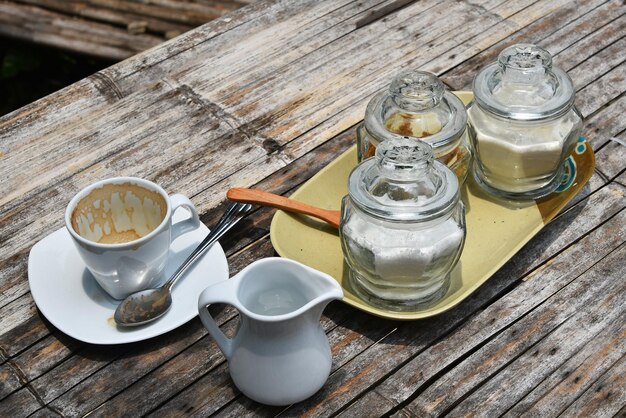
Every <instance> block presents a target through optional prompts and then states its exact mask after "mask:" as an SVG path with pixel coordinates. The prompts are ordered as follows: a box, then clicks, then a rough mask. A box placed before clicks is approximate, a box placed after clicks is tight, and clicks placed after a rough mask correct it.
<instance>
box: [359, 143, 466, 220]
mask: <svg viewBox="0 0 626 418" xmlns="http://www.w3.org/2000/svg"><path fill="white" fill-rule="evenodd" d="M348 193H349V194H350V197H351V198H352V200H353V202H354V203H355V204H356V205H357V206H358V207H359V208H360V209H361V210H363V211H364V212H367V213H369V214H370V215H373V216H375V217H378V218H382V219H385V220H389V221H426V220H431V219H434V218H438V217H440V216H442V215H444V214H446V213H448V212H450V211H451V210H452V209H453V208H454V207H455V206H456V204H457V202H458V201H459V181H458V179H457V177H456V175H455V174H454V173H453V172H452V170H450V169H449V168H448V167H446V166H445V164H443V163H441V162H439V161H437V160H435V159H434V158H433V151H432V148H431V146H430V145H428V144H426V143H424V142H422V141H415V140H414V139H413V138H410V137H397V138H391V139H388V140H386V141H383V142H382V143H381V144H380V145H378V147H377V148H376V155H375V156H374V157H373V158H368V159H367V160H365V161H363V162H362V163H360V164H359V165H358V166H357V167H356V168H355V169H354V170H352V173H350V177H349V179H348Z"/></svg>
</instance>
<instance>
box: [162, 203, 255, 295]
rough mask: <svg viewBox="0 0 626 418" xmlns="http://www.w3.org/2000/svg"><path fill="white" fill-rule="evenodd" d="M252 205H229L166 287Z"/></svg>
mask: <svg viewBox="0 0 626 418" xmlns="http://www.w3.org/2000/svg"><path fill="white" fill-rule="evenodd" d="M251 209H252V205H249V204H244V203H231V204H229V205H228V208H227V209H226V212H224V215H222V218H221V219H220V220H219V221H218V222H217V224H216V225H215V227H214V228H213V229H212V230H211V232H209V234H208V235H207V236H206V237H205V238H204V239H203V240H202V242H201V243H200V245H198V246H197V247H196V248H195V249H194V250H193V252H192V253H191V254H190V255H189V257H187V259H186V260H185V261H184V262H183V264H181V266H180V267H179V268H178V270H176V272H175V273H174V274H173V275H172V277H170V279H169V280H168V281H167V282H165V283H164V284H163V287H164V288H167V289H171V288H172V286H173V285H174V283H176V280H178V279H179V278H180V277H181V276H182V275H183V273H185V271H186V270H187V268H188V267H189V266H190V265H192V264H193V263H194V262H195V261H196V260H197V259H198V258H200V256H201V255H202V254H204V253H205V252H206V250H208V249H209V248H210V247H211V245H213V244H214V243H215V241H217V240H218V239H220V238H221V237H222V236H223V235H224V234H225V233H226V232H228V230H230V228H232V227H233V226H235V224H237V222H239V221H240V220H241V219H242V218H243V217H244V216H246V215H247V214H248V213H249V212H250V210H251Z"/></svg>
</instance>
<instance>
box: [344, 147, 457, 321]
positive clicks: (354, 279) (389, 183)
mask: <svg viewBox="0 0 626 418" xmlns="http://www.w3.org/2000/svg"><path fill="white" fill-rule="evenodd" d="M339 235H340V238H341V245H342V248H343V253H344V259H345V261H346V263H347V265H348V267H349V281H350V286H351V288H352V290H353V291H354V292H355V293H356V294H357V295H359V297H361V298H362V299H363V300H366V301H368V302H369V303H371V304H372V305H374V306H379V307H382V308H385V309H390V310H396V311H402V310H410V309H413V308H414V307H415V306H417V305H421V304H425V303H429V302H433V301H435V300H438V299H439V298H441V297H442V296H443V295H444V294H445V293H446V291H447V289H448V287H449V283H450V272H451V271H452V269H453V268H454V266H455V265H456V263H457V261H458V259H459V257H460V255H461V250H462V248H463V244H464V242H465V210H464V207H463V203H462V202H461V200H460V199H459V181H458V179H457V177H456V175H455V174H454V173H453V172H452V170H450V169H449V168H448V167H447V166H445V165H444V164H443V163H441V162H439V161H437V160H434V158H433V153H432V148H431V147H430V146H429V145H428V144H426V143H425V142H422V141H415V140H414V139H413V138H408V137H407V138H403V137H398V138H391V139H388V140H386V141H384V142H382V143H381V144H380V145H379V146H378V147H377V148H376V156H375V158H369V159H367V160H365V161H363V162H361V163H360V164H359V165H358V166H357V167H356V168H355V169H354V170H352V173H351V174H350V177H349V179H348V195H347V196H345V197H344V198H343V201H342V207H341V222H340V228H339Z"/></svg>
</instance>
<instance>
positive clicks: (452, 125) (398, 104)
mask: <svg viewBox="0 0 626 418" xmlns="http://www.w3.org/2000/svg"><path fill="white" fill-rule="evenodd" d="M402 136H405V137H410V138H412V139H413V140H415V141H423V142H426V143H427V144H429V145H430V146H431V147H432V148H433V153H434V155H435V158H436V159H438V160H439V161H441V162H442V163H444V164H446V165H447V166H448V167H450V168H451V169H452V171H454V172H455V173H456V175H457V177H458V178H459V181H460V182H461V183H463V181H465V178H466V177H467V173H468V171H469V166H470V161H471V157H472V155H471V153H470V146H469V139H468V133H467V113H466V111H465V106H464V105H463V102H461V99H459V98H458V97H456V96H455V95H454V94H452V93H451V92H450V91H448V90H446V89H445V87H444V85H443V83H442V82H441V81H440V80H439V79H438V78H437V76H436V75H434V74H432V73H429V72H426V71H415V70H414V71H407V72H404V73H402V74H400V75H398V76H397V77H396V78H394V79H393V81H392V82H391V84H390V85H389V87H388V88H386V89H384V90H381V91H379V92H378V93H377V94H376V95H375V96H374V97H373V98H372V100H370V102H369V103H368V105H367V109H366V111H365V118H364V120H363V123H361V124H360V125H359V126H358V127H357V143H358V153H359V161H361V160H364V159H366V158H369V157H371V156H373V155H374V152H375V151H376V147H377V146H378V144H379V143H381V142H382V141H384V140H386V139H389V138H394V137H402Z"/></svg>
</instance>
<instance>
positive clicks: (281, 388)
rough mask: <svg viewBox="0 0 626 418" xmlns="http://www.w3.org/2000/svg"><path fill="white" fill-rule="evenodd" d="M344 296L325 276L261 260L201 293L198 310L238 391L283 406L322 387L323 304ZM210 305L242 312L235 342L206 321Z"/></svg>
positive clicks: (327, 356) (326, 363) (326, 360)
mask: <svg viewBox="0 0 626 418" xmlns="http://www.w3.org/2000/svg"><path fill="white" fill-rule="evenodd" d="M342 297H343V292H342V290H341V286H339V284H338V283H337V282H336V281H335V280H334V279H333V278H332V277H330V276H329V275H327V274H324V273H322V272H319V271H317V270H314V269H312V268H310V267H307V266H305V265H303V264H300V263H298V262H295V261H291V260H288V259H284V258H265V259H262V260H259V261H256V262H254V263H252V264H250V265H249V266H247V267H246V268H244V269H243V270H242V271H241V272H239V274H237V275H236V276H234V277H233V278H232V279H230V280H227V281H225V282H221V283H218V284H216V285H214V286H211V287H208V288H207V289H205V290H204V291H203V292H202V294H201V295H200V297H199V299H198V311H199V313H200V319H201V320H202V323H203V324H204V326H205V327H206V328H207V329H208V330H209V333H210V334H211V335H212V336H213V338H214V339H215V341H216V342H217V344H218V346H219V347H220V349H221V350H222V352H223V353H224V356H225V357H226V359H227V360H228V366H229V370H230V375H231V377H232V379H233V381H234V383H235V385H236V386H237V387H238V388H239V389H240V390H241V391H242V392H243V393H244V394H245V395H246V396H248V397H249V398H251V399H253V400H255V401H257V402H261V403H264V404H268V405H288V404H292V403H295V402H299V401H302V400H304V399H306V398H308V397H309V396H311V395H313V394H314V393H315V392H317V391H318V390H319V389H320V388H321V387H322V385H324V383H325V382H326V379H327V378H328V375H329V373H330V367H331V362H332V359H331V353H330V346H329V344H328V340H327V338H326V334H325V333H324V331H323V330H322V327H321V325H320V317H321V315H322V311H323V310H324V308H325V307H326V305H327V304H328V302H330V301H331V300H333V299H341V298H342ZM211 303H226V304H229V305H232V306H234V307H235V308H237V310H239V317H240V321H239V328H238V329H237V332H236V334H235V336H234V337H233V338H232V339H230V338H227V337H226V336H225V335H224V334H223V333H222V332H221V331H220V329H219V328H218V326H217V324H216V323H215V321H214V320H213V318H212V317H211V315H210V314H209V311H208V310H207V305H209V304H211Z"/></svg>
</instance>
